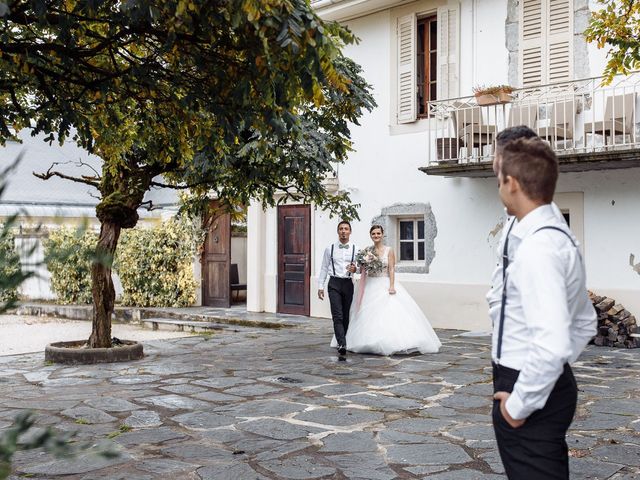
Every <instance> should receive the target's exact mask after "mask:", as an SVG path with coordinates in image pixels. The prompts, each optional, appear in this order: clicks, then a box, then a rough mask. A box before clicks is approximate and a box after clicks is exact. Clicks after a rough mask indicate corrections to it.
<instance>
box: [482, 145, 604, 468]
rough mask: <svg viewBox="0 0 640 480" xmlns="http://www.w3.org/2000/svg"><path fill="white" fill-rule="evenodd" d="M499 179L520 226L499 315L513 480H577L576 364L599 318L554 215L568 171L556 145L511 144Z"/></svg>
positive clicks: (502, 436) (504, 419) (500, 423)
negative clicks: (572, 431)
mask: <svg viewBox="0 0 640 480" xmlns="http://www.w3.org/2000/svg"><path fill="white" fill-rule="evenodd" d="M497 169H498V187H499V193H500V198H501V200H502V202H503V204H504V205H505V207H506V208H507V213H508V214H509V215H512V216H514V217H515V218H514V219H513V220H511V221H510V222H509V224H508V227H507V232H506V233H505V235H504V242H503V260H502V267H503V268H502V272H501V279H500V280H501V282H500V283H501V285H500V287H499V289H500V292H499V293H500V304H499V308H491V310H490V314H491V317H492V320H493V339H492V360H493V376H494V379H493V381H494V392H495V395H494V399H495V401H494V405H493V412H492V415H493V425H494V431H495V434H496V440H497V442H498V449H499V451H500V457H501V459H502V462H503V464H504V467H505V471H506V473H507V476H508V477H509V479H511V480H521V479H526V480H543V479H544V480H550V479H558V480H560V479H562V480H568V478H569V463H568V448H567V444H566V441H565V436H566V432H567V430H568V428H569V425H570V424H571V421H572V419H573V415H574V413H575V409H576V403H577V386H576V382H575V379H574V377H573V373H572V372H571V367H570V366H569V364H570V363H572V362H573V361H575V360H576V359H577V358H578V356H579V355H580V353H581V352H582V350H583V349H584V347H585V346H586V345H587V343H588V342H589V340H590V339H591V338H592V336H593V335H595V333H596V315H595V311H594V309H593V307H592V305H591V302H590V300H589V298H588V296H587V290H586V279H585V270H584V264H583V262H582V258H581V256H580V252H579V250H578V247H577V243H576V241H575V239H574V238H573V235H572V234H571V233H570V231H569V230H568V227H567V225H566V223H565V222H564V221H563V220H562V217H561V216H559V215H558V212H557V207H556V208H554V206H553V205H552V199H553V194H554V191H555V186H556V181H557V179H558V162H557V159H556V157H555V154H554V153H553V151H552V150H551V148H550V147H549V145H547V144H546V143H545V142H543V141H542V140H540V139H538V138H520V139H517V140H513V141H510V142H508V143H506V144H505V145H504V146H503V147H502V148H500V161H499V163H498V168H497ZM494 287H495V286H494ZM494 290H495V288H494ZM490 297H491V295H490V296H489V300H491V298H490Z"/></svg>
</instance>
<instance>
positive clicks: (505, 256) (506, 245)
mask: <svg viewBox="0 0 640 480" xmlns="http://www.w3.org/2000/svg"><path fill="white" fill-rule="evenodd" d="M515 223H516V220H515V218H514V220H513V222H511V226H510V227H509V231H508V232H507V237H506V238H505V240H504V249H503V251H502V305H501V306H500V325H499V326H498V351H497V354H496V361H497V363H498V364H500V357H501V356H502V333H503V331H504V309H505V306H506V304H507V267H508V266H509V234H510V233H511V229H512V228H513V225H514V224H515ZM540 230H557V231H559V232H562V233H564V234H565V235H566V236H567V238H568V239H569V241H570V242H571V244H572V245H573V246H574V247H575V248H578V246H577V245H576V242H574V241H573V238H571V235H569V234H568V233H567V232H566V231H564V230H563V229H562V228H560V227H554V226H551V225H547V226H545V227H540V228H539V229H537V230H536V231H535V232H533V234H536V233H538V232H539V231H540ZM578 255H579V256H580V260H582V255H580V251H579V250H578Z"/></svg>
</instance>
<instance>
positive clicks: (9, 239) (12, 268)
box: [0, 157, 31, 313]
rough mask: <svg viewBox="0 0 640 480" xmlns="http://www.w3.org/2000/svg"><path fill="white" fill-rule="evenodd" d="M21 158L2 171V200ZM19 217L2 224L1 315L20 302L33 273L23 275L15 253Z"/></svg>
mask: <svg viewBox="0 0 640 480" xmlns="http://www.w3.org/2000/svg"><path fill="white" fill-rule="evenodd" d="M20 160H21V157H18V158H17V159H16V160H14V161H13V162H12V163H11V164H10V165H9V166H7V167H6V168H4V169H3V170H1V171H0V198H2V195H3V193H4V190H5V188H6V181H5V179H6V178H7V176H8V175H9V173H10V172H11V171H13V170H14V169H15V168H16V166H17V165H18V163H20ZM17 220H18V216H17V215H13V216H11V217H9V218H7V219H6V221H5V223H4V224H0V313H3V312H6V311H7V310H9V309H10V308H13V307H14V306H15V304H16V302H17V300H18V295H17V292H18V287H19V286H20V285H21V284H22V282H24V281H25V280H26V279H27V278H29V276H31V273H23V272H22V269H21V267H20V257H19V255H18V254H17V253H16V251H15V243H14V236H13V229H14V228H15V227H16V224H17Z"/></svg>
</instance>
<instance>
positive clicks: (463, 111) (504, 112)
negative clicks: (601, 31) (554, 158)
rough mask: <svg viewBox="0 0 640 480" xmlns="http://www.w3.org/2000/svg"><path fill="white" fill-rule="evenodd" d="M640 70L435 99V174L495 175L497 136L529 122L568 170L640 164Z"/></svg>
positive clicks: (431, 134)
mask: <svg viewBox="0 0 640 480" xmlns="http://www.w3.org/2000/svg"><path fill="white" fill-rule="evenodd" d="M639 93H640V72H634V73H631V74H629V75H627V76H617V77H615V78H614V80H613V82H611V84H610V85H607V86H602V77H596V78H589V79H585V80H575V81H572V82H563V83H555V84H549V85H542V86H539V87H535V88H523V89H518V90H516V91H514V92H513V94H512V98H511V99H510V101H506V102H504V103H498V100H499V99H498V98H495V101H496V103H494V104H491V105H482V106H481V105H478V103H477V101H476V98H475V97H473V96H472V97H461V98H455V99H448V100H441V101H435V102H430V104H429V112H430V120H429V121H430V128H429V130H428V142H429V143H428V145H429V148H428V155H429V158H428V165H427V166H426V167H422V168H421V170H422V171H423V172H425V173H427V174H428V175H442V176H448V177H490V176H493V171H492V168H491V164H492V162H493V154H494V151H493V150H494V146H493V142H494V139H495V136H496V134H497V133H498V132H500V130H502V129H504V128H505V127H511V126H515V125H527V126H529V127H531V128H532V129H533V130H534V131H536V132H537V133H538V135H540V137H542V138H543V139H544V140H546V141H547V142H549V144H550V145H551V147H552V148H553V149H554V151H555V152H556V154H557V155H558V161H559V164H560V171H561V172H580V171H587V170H606V169H619V168H632V167H640V115H638V108H640V105H639V102H640V95H639Z"/></svg>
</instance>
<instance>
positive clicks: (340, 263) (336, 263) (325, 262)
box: [318, 242, 358, 289]
mask: <svg viewBox="0 0 640 480" xmlns="http://www.w3.org/2000/svg"><path fill="white" fill-rule="evenodd" d="M341 245H342V244H341V243H340V242H336V243H334V244H333V265H332V264H331V245H329V246H328V247H327V248H325V250H324V255H323V256H322V266H321V267H320V276H319V277H318V288H320V289H323V288H324V284H325V282H326V281H327V275H330V276H332V277H334V276H335V277H341V278H348V277H350V276H351V273H349V271H348V270H347V267H348V266H349V264H350V263H351V261H352V259H353V263H356V254H357V253H358V247H356V246H355V244H353V243H352V242H349V243H346V244H345V245H346V246H347V248H340V246H341ZM334 267H335V269H336V271H335V275H334V273H333V269H334Z"/></svg>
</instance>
